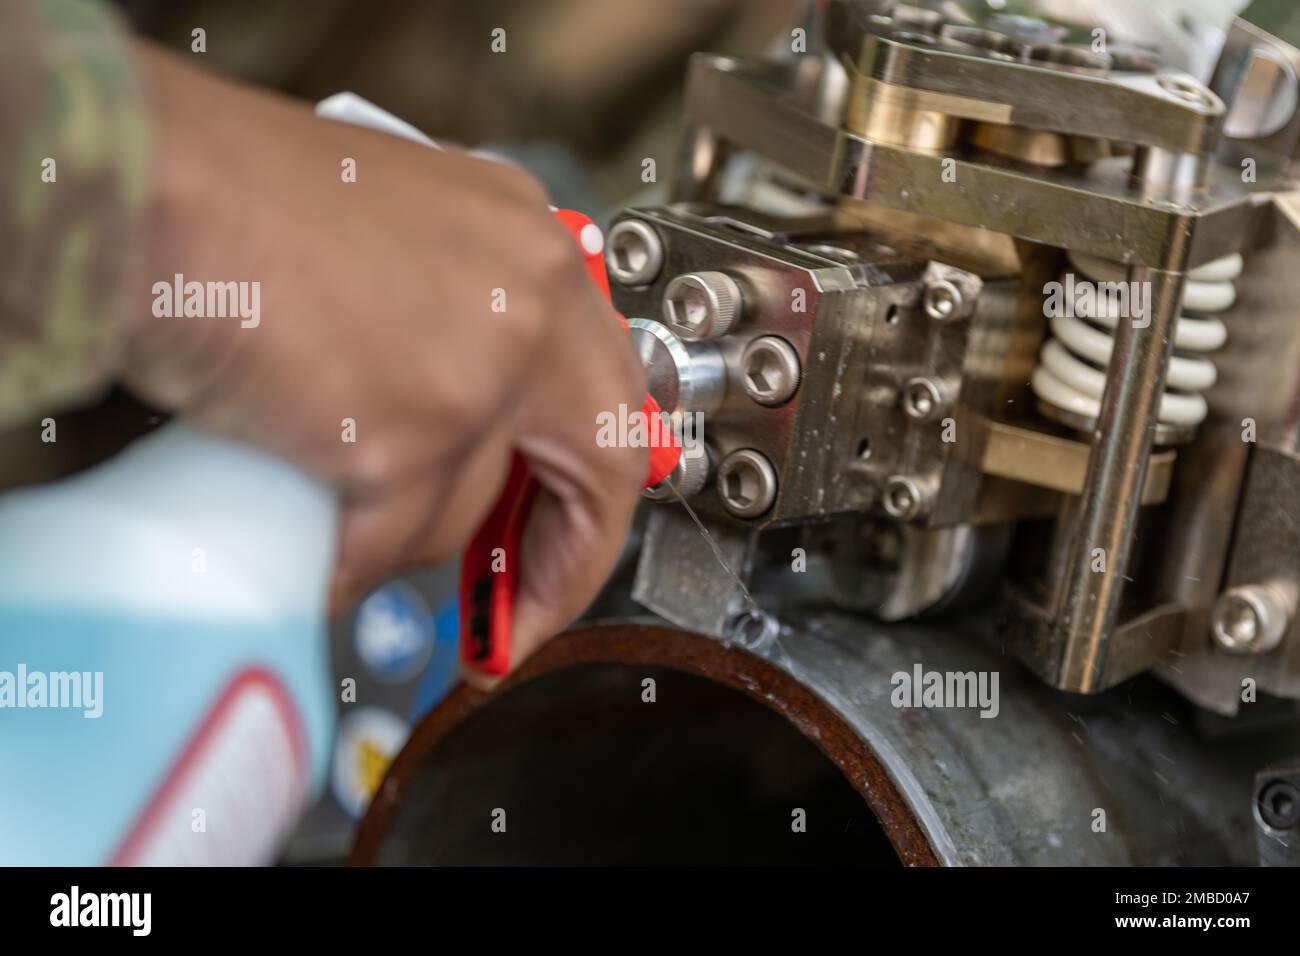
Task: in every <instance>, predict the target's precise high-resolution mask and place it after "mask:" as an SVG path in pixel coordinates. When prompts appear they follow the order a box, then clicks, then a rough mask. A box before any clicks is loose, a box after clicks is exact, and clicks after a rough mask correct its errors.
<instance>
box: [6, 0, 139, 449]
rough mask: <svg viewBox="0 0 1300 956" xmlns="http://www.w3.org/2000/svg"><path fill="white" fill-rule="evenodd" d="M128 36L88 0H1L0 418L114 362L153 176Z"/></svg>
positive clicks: (72, 397)
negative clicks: (149, 184)
mask: <svg viewBox="0 0 1300 956" xmlns="http://www.w3.org/2000/svg"><path fill="white" fill-rule="evenodd" d="M146 132H147V130H146V128H145V110H144V104H143V101H142V99H141V97H140V94H139V92H138V89H137V86H136V79H135V77H134V75H133V73H132V69H131V64H130V62H129V50H128V46H127V34H126V31H125V30H124V29H123V27H122V25H121V24H120V23H119V21H118V20H117V18H116V16H115V15H114V14H113V13H111V12H110V11H109V10H108V9H107V8H106V7H104V6H103V5H102V4H100V3H96V2H92V0H0V426H3V425H6V424H12V423H15V422H18V421H22V420H26V419H30V418H33V417H35V416H36V415H38V414H43V413H45V412H50V411H56V410H58V409H59V408H62V407H66V406H68V405H71V404H73V403H76V402H78V401H82V400H85V399H87V398H89V397H91V396H92V395H93V394H94V393H95V392H96V391H98V390H100V389H102V388H103V387H104V386H105V385H106V384H107V382H108V380H109V378H110V376H111V374H112V370H113V366H114V364H115V362H116V358H117V356H116V354H115V353H116V350H117V348H118V346H117V344H116V343H117V339H118V336H117V335H116V330H117V328H118V327H119V326H120V324H121V322H122V321H123V314H124V310H125V307H126V295H127V291H128V283H129V282H130V277H131V273H133V272H134V271H136V270H137V269H138V268H139V262H138V255H139V246H140V238H141V237H140V232H141V228H142V224H143V217H144V214H145V202H146V198H147V197H146V193H147V190H148V183H149V176H148V169H147V156H148V150H147V146H146V142H145V136H146Z"/></svg>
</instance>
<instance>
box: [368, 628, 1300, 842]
mask: <svg viewBox="0 0 1300 956" xmlns="http://www.w3.org/2000/svg"><path fill="white" fill-rule="evenodd" d="M985 627H986V623H982V622H981V621H980V620H979V619H978V618H967V619H965V620H963V621H960V622H954V621H947V622H940V623H934V622H917V623H907V624H891V625H883V624H878V623H872V622H869V621H865V620H862V619H859V618H854V617H850V616H847V615H842V614H829V613H818V614H816V615H813V616H812V617H810V618H808V619H805V620H803V621H802V622H800V623H798V624H797V625H795V627H794V628H793V629H791V630H786V631H783V633H782V636H781V637H780V639H779V640H778V641H776V642H774V643H773V644H771V645H769V646H768V647H767V648H766V649H764V650H761V651H759V652H751V651H746V650H742V649H740V648H738V647H735V646H729V645H726V644H723V643H721V642H719V641H717V640H716V639H713V638H709V637H705V636H702V635H699V634H693V633H689V632H685V631H679V630H675V629H672V628H669V627H667V626H664V625H662V624H658V623H641V622H628V621H620V622H614V623H608V624H595V625H590V626H583V627H579V628H577V629H575V630H573V631H570V632H568V633H566V634H563V635H560V636H559V637H557V638H556V639H555V640H554V641H552V642H551V643H549V644H548V645H546V646H545V647H544V648H543V649H541V650H540V651H538V652H537V653H536V654H535V655H534V656H533V657H532V658H530V659H529V660H528V661H526V662H525V663H524V665H523V666H522V667H521V668H520V669H519V670H518V671H517V672H516V673H515V674H513V675H511V677H510V678H508V679H507V680H506V681H504V682H503V683H502V684H501V685H500V686H499V687H498V688H497V689H496V690H495V691H493V692H492V693H490V694H485V693H482V692H479V691H476V690H474V689H472V688H470V687H468V686H465V685H462V686H460V687H458V688H457V689H456V690H454V691H453V692H452V693H451V694H450V695H449V696H448V697H447V698H445V699H444V700H443V701H442V703H440V704H439V705H438V706H437V707H435V708H434V709H433V710H432V711H431V712H430V713H428V714H427V715H426V716H425V717H424V718H423V719H422V720H421V721H420V722H419V723H418V724H417V726H416V727H415V729H414V730H413V732H412V734H411V736H410V738H409V739H408V741H407V744H406V746H405V747H404V748H403V749H402V751H401V753H400V754H399V755H398V756H397V758H396V759H395V760H394V762H393V764H392V765H391V767H390V768H389V771H388V774H387V776H386V778H385V780H384V782H383V783H382V785H381V786H380V788H379V790H378V792H377V794H376V796H375V799H374V800H373V802H372V803H371V806H370V809H369V811H368V812H367V814H366V815H365V817H364V819H363V820H362V822H361V824H360V827H359V829H358V832H357V836H356V841H355V844H354V847H353V850H352V854H351V858H350V862H351V863H352V864H354V865H373V864H375V863H377V862H379V857H380V851H381V849H382V848H383V846H384V842H385V838H386V836H387V835H388V834H389V831H390V829H392V827H393V825H394V823H395V820H396V818H397V815H398V810H399V808H400V807H401V806H402V802H403V800H404V798H405V797H406V796H407V795H408V793H409V792H410V785H411V783H412V780H413V778H414V776H415V775H416V772H417V770H418V769H419V768H420V767H421V765H422V763H423V762H424V761H425V760H426V758H428V757H429V755H430V754H431V752H432V751H433V750H434V749H435V748H436V747H437V746H438V745H439V743H440V742H442V741H443V740H444V739H445V738H447V737H448V735H449V734H451V733H452V731H453V730H455V729H456V728H457V727H458V726H459V725H460V724H461V723H462V722H464V721H466V719H467V718H469V717H470V716H471V715H473V714H475V713H476V712H477V711H480V710H481V709H483V708H484V707H487V706H490V705H491V703H492V702H493V701H494V700H496V699H497V698H499V697H500V696H501V695H502V694H505V693H507V692H509V691H510V690H511V689H513V688H517V687H521V686H522V685H526V684H528V683H529V682H532V681H535V680H537V679H539V678H541V677H543V676H546V675H551V674H554V673H556V672H558V671H563V670H565V669H567V668H572V667H577V666H581V665H585V664H619V665H639V666H646V667H662V668H667V669H669V670H673V671H678V672H683V673H686V674H690V675H694V676H696V677H701V678H704V679H706V680H708V681H712V682H715V683H717V684H721V685H724V686H726V687H729V688H732V689H734V690H738V691H741V692H742V693H743V694H745V695H747V696H748V697H750V698H751V699H753V700H755V701H758V702H759V703H761V704H763V705H764V706H766V707H768V708H770V709H771V710H773V711H775V712H776V713H778V714H779V715H780V716H781V717H783V718H784V719H785V720H786V721H788V722H789V723H790V724H791V725H793V726H794V727H795V728H797V729H798V730H799V731H800V732H801V733H802V734H803V736H804V737H805V738H807V739H808V740H809V741H812V742H813V743H814V744H815V745H816V747H817V748H818V749H819V750H820V751H821V753H822V754H824V755H825V757H826V758H827V759H828V760H829V761H830V762H831V763H832V764H833V765H834V766H835V767H836V768H838V770H839V772H840V773H841V774H842V775H843V777H844V778H845V780H846V781H847V782H848V783H849V784H850V785H851V786H852V788H853V790H854V791H856V792H857V794H858V795H860V796H861V798H862V799H863V801H864V802H865V803H866V805H867V807H868V808H869V809H870V811H871V813H872V814H873V815H874V817H875V818H876V820H877V821H878V823H879V824H880V826H881V828H882V830H883V831H884V833H885V835H886V836H887V838H888V840H889V842H890V844H891V845H892V847H893V849H894V851H895V853H896V854H897V855H898V858H899V860H900V861H901V862H902V863H903V864H905V865H909V866H933V865H1020V864H1029V865H1061V864H1075V865H1079V864H1083V865H1134V864H1137V865H1164V864H1214V863H1218V864H1232V865H1252V864H1254V863H1255V851H1254V823H1253V819H1252V817H1251V806H1252V803H1251V800H1252V793H1251V782H1252V779H1253V774H1254V771H1255V770H1256V769H1258V768H1259V767H1260V766H1262V765H1264V763H1265V762H1266V761H1268V760H1270V759H1275V758H1276V757H1277V756H1278V755H1284V754H1288V753H1300V730H1297V729H1295V728H1294V726H1293V727H1292V728H1290V729H1288V730H1287V731H1285V732H1282V733H1278V732H1271V733H1269V734H1267V735H1262V736H1257V737H1254V738H1246V739H1242V738H1241V737H1240V735H1235V736H1233V737H1232V738H1231V739H1216V738H1215V737H1214V736H1213V735H1211V736H1209V737H1206V736H1205V735H1203V734H1200V733H1198V732H1197V730H1196V728H1197V722H1198V716H1197V714H1196V712H1195V711H1194V709H1193V708H1192V707H1191V705H1188V704H1187V703H1186V702H1185V701H1182V700H1181V699H1180V698H1178V697H1177V696H1176V695H1174V694H1173V692H1172V691H1170V690H1169V689H1168V688H1165V687H1163V686H1162V685H1160V684H1159V683H1158V682H1156V681H1154V680H1145V679H1139V680H1137V681H1132V682H1129V683H1128V684H1126V685H1124V686H1123V687H1120V688H1117V689H1115V690H1114V691H1109V692H1105V693H1102V694H1099V695H1095V696H1090V697H1078V696H1071V695H1066V694H1062V693H1059V692H1057V691H1054V690H1052V689H1050V688H1048V687H1046V686H1045V685H1043V684H1042V683H1041V682H1040V681H1038V680H1037V679H1036V678H1034V677H1033V676H1032V675H1031V674H1030V673H1029V672H1028V671H1027V669H1025V668H1024V667H1023V666H1021V665H1020V664H1019V663H1018V662H1016V661H1014V660H1013V659H1012V658H1010V657H1008V656H1007V655H1005V654H1004V653H1002V651H1001V649H1000V646H999V645H998V644H997V642H996V640H989V639H988V638H989V636H990V635H989V633H988V632H987V631H986V630H983V628H985ZM918 666H919V667H921V668H923V670H924V671H939V672H961V673H966V672H971V671H974V672H976V673H984V674H986V675H989V674H994V673H996V674H998V676H999V685H998V686H999V701H998V714H997V716H996V717H995V718H993V719H984V718H981V717H980V715H979V713H978V712H977V711H976V710H973V709H961V708H953V707H945V708H934V709H928V708H927V709H911V708H900V707H897V706H895V705H894V703H893V702H892V701H891V691H892V690H893V687H892V680H891V678H892V675H895V674H897V673H899V672H909V673H910V672H913V671H914V668H916V667H918ZM1153 767H1155V768H1159V771H1160V772H1159V773H1156V774H1153V773H1152V768H1153ZM1098 811H1102V813H1101V814H1099V813H1098ZM1099 823H1100V826H1101V828H1100V829H1099V828H1098V827H1099Z"/></svg>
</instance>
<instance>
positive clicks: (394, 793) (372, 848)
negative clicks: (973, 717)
mask: <svg viewBox="0 0 1300 956" xmlns="http://www.w3.org/2000/svg"><path fill="white" fill-rule="evenodd" d="M579 664H629V665H642V666H647V667H666V668H670V669H673V670H678V671H681V672H683V673H688V674H693V675H695V676H697V677H703V678H706V679H708V680H711V681H715V682H717V683H719V684H722V685H724V686H726V687H730V688H732V689H733V690H738V691H741V692H743V693H744V694H746V695H747V696H749V697H750V698H752V699H754V700H756V701H759V702H760V703H762V704H764V705H766V706H768V707H770V708H772V709H773V710H775V711H776V712H777V713H779V714H780V715H781V716H783V717H784V718H785V719H786V720H788V721H789V722H790V723H791V724H793V725H794V726H795V727H797V728H798V729H799V730H800V732H801V733H803V735H804V736H805V737H806V738H808V739H809V740H811V741H812V742H813V743H815V744H816V745H817V747H818V749H819V750H821V752H822V753H823V754H825V755H826V757H827V758H828V759H829V760H831V762H832V763H834V764H835V766H836V767H838V768H839V770H840V772H841V773H842V774H843V775H844V776H845V778H846V779H847V780H848V782H849V783H850V785H852V787H853V788H854V790H856V791H857V792H858V793H859V794H860V795H861V796H862V798H863V800H864V801H866V803H867V805H868V807H869V808H870V809H871V812H872V813H873V814H874V815H875V817H876V820H877V821H878V822H879V823H880V824H881V826H882V828H883V829H884V831H885V834H886V836H887V837H888V838H889V842H890V844H891V845H892V846H893V848H894V850H895V852H896V853H897V854H898V857H899V860H900V861H901V862H902V863H903V864H904V865H905V866H938V865H939V860H938V858H937V857H936V856H935V854H934V851H933V849H932V848H931V847H930V844H929V841H928V840H927V839H926V837H925V834H924V833H923V832H922V831H921V829H920V827H919V826H918V824H917V821H916V819H915V817H913V816H912V814H911V811H910V810H909V809H908V807H907V803H906V801H905V800H904V799H903V797H902V795H901V794H900V793H899V792H898V790H897V788H895V787H894V785H893V783H892V782H891V780H890V778H889V776H888V774H887V773H886V771H885V769H884V768H883V767H882V766H881V765H880V763H879V762H878V761H877V760H876V759H875V757H874V755H873V754H872V753H871V752H870V750H869V748H867V747H866V746H865V745H864V744H863V742H862V740H861V739H860V738H859V737H858V736H857V734H856V733H855V732H854V730H853V729H852V728H851V727H850V726H849V725H848V724H847V723H846V722H845V721H844V720H843V719H841V718H840V716H839V715H838V714H837V713H836V712H835V711H834V710H833V709H831V708H830V707H829V706H828V705H827V704H826V703H825V702H824V701H823V700H822V699H821V698H819V697H818V696H817V695H816V694H814V693H812V692H811V691H810V690H809V689H808V688H807V687H805V686H803V685H802V684H800V683H799V682H798V681H797V680H795V679H794V678H793V677H792V676H791V675H790V674H789V673H787V672H786V671H784V670H782V669H781V668H779V667H776V666H774V665H772V664H771V663H769V662H768V661H765V660H763V659H762V658H761V657H757V656H756V655H754V654H751V653H749V652H748V651H744V650H741V649H739V648H737V647H734V646H728V645H724V644H722V643H720V642H718V641H717V640H714V639H712V638H709V637H705V636H703V635H699V634H693V633H691V632H688V631H679V630H675V629H672V628H669V627H666V626H660V625H654V624H615V625H597V626H594V627H589V628H582V629H579V630H574V631H570V632H567V633H565V634H562V635H560V636H559V637H557V638H556V639H555V640H553V641H551V642H550V643H548V644H546V645H545V646H544V647H543V648H542V649H541V650H539V651H538V652H537V653H536V654H534V655H533V656H532V657H530V658H529V659H528V660H527V661H525V662H524V664H523V665H522V666H521V667H520V668H519V669H518V670H517V671H515V672H514V673H513V674H511V675H510V677H509V678H507V679H506V680H505V681H503V682H502V683H501V684H500V685H498V686H497V687H496V688H495V689H494V690H493V691H492V692H491V693H484V692H482V691H479V690H476V689H475V688H473V687H470V686H469V685H468V684H460V685H458V686H457V687H456V688H455V690H453V691H452V692H451V693H450V694H449V695H448V696H447V697H446V698H445V699H444V700H443V701H442V702H441V703H440V704H439V705H438V706H437V707H435V708H434V709H433V710H432V711H431V712H430V713H429V714H428V715H426V717H425V718H424V719H423V720H422V721H421V722H420V723H419V724H418V725H417V726H416V728H415V729H414V731H413V732H412V733H411V736H410V738H409V739H408V740H407V743H406V745H405V746H404V747H403V748H402V750H401V752H400V753H399V754H398V756H397V758H396V759H395V760H394V761H393V764H392V766H391V767H390V768H389V770H388V774H387V776H386V777H385V779H384V782H383V784H382V785H381V786H380V788H379V790H378V791H377V793H376V795H375V798H374V800H373V801H372V802H371V804H370V808H369V810H368V811H367V812H366V815H365V817H364V818H363V819H362V821H361V825H360V827H359V828H358V831H357V836H356V841H355V843H354V845H353V849H352V854H351V857H350V859H349V861H348V862H349V864H351V865H353V866H370V865H374V864H375V863H376V861H377V857H378V854H379V849H380V847H381V845H382V843H383V840H384V837H385V835H386V834H387V832H388V830H389V827H390V826H391V825H392V823H393V819H394V816H395V814H396V812H397V809H398V806H399V805H400V803H401V801H402V798H403V796H404V794H405V789H406V785H407V783H408V782H409V781H410V779H411V776H412V774H413V773H414V772H415V770H416V768H417V767H419V766H420V764H421V763H422V761H423V760H424V759H425V757H426V756H427V755H428V754H429V753H430V752H431V751H432V750H433V749H434V748H435V747H436V746H437V745H438V743H439V742H440V741H442V740H443V739H444V738H445V737H446V735H447V734H448V733H449V732H450V731H451V730H452V729H453V728H454V727H456V726H457V725H458V724H460V723H461V722H462V721H464V720H465V719H466V718H467V717H469V716H470V715H471V714H473V713H474V712H475V711H477V710H479V709H480V708H482V707H483V706H484V705H486V704H488V703H490V702H491V701H492V700H494V699H495V698H497V697H499V696H501V695H502V694H504V693H506V692H507V691H509V690H511V689H512V688H514V687H518V686H520V685H522V684H526V683H528V682H530V681H533V680H536V679H537V678H539V677H541V676H542V675H544V674H549V673H552V672H555V671H559V670H563V669H565V668H568V667H573V666H576V665H579Z"/></svg>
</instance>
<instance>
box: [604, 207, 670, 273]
mask: <svg viewBox="0 0 1300 956" xmlns="http://www.w3.org/2000/svg"><path fill="white" fill-rule="evenodd" d="M663 263H664V247H663V243H662V242H661V241H660V239H659V234H658V233H657V232H655V231H654V229H653V228H652V227H651V226H649V225H647V224H646V223H644V222H642V221H641V220H639V219H624V220H622V221H621V222H618V223H615V224H614V228H612V229H611V230H610V231H609V235H608V236H606V237H605V268H606V269H607V270H608V272H609V275H610V278H612V279H613V280H614V281H615V282H617V283H619V284H620V285H645V284H646V283H648V282H652V281H653V280H654V278H655V276H657V275H659V270H660V269H661V268H663Z"/></svg>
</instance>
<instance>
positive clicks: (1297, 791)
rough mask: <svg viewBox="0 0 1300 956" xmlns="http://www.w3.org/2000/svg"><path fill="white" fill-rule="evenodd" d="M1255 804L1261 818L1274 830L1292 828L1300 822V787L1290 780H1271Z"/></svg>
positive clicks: (1262, 789) (1262, 788)
mask: <svg viewBox="0 0 1300 956" xmlns="http://www.w3.org/2000/svg"><path fill="white" fill-rule="evenodd" d="M1255 806H1256V809H1257V810H1258V811H1259V818H1260V819H1261V820H1263V821H1264V823H1265V824H1266V825H1267V826H1269V827H1271V828H1272V829H1274V830H1290V829H1291V828H1292V827H1294V826H1296V825H1297V824H1300V788H1297V787H1296V785H1295V784H1293V783H1292V782H1291V781H1290V780H1270V781H1269V782H1268V783H1266V784H1264V786H1263V787H1261V788H1260V791H1259V797H1258V798H1257V799H1256V801H1255Z"/></svg>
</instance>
